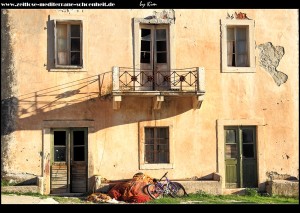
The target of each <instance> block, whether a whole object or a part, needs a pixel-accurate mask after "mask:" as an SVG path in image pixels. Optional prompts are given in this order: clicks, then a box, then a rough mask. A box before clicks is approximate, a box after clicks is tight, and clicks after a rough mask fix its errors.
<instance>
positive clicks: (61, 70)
mask: <svg viewBox="0 0 300 213" xmlns="http://www.w3.org/2000/svg"><path fill="white" fill-rule="evenodd" d="M50 72H87V69H83V68H55V69H50Z"/></svg>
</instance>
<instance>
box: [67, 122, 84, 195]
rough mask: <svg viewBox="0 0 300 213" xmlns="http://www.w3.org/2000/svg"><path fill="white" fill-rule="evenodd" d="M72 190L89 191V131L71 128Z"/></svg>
mask: <svg viewBox="0 0 300 213" xmlns="http://www.w3.org/2000/svg"><path fill="white" fill-rule="evenodd" d="M71 150H72V152H71V164H70V168H71V175H70V176H71V192H74V193H75V192H86V191H87V131H86V129H79V128H77V129H72V130H71Z"/></svg>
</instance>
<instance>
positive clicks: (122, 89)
mask: <svg viewBox="0 0 300 213" xmlns="http://www.w3.org/2000/svg"><path fill="white" fill-rule="evenodd" d="M112 81H113V91H112V94H113V101H114V102H113V108H114V109H119V108H120V106H121V102H122V96H139V97H151V98H153V108H154V109H160V108H161V104H162V102H163V101H164V97H165V96H171V97H172V96H176V97H181V96H190V97H192V98H193V107H194V108H198V109H199V108H200V107H201V104H202V101H203V100H204V94H205V71H204V68H202V67H195V68H186V69H172V70H170V71H155V72H153V70H138V69H133V68H125V67H113V71H112Z"/></svg>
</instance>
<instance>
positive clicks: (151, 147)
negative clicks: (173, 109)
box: [145, 127, 169, 164]
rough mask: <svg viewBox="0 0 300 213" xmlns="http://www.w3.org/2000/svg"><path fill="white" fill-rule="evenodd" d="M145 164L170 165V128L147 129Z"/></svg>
mask: <svg viewBox="0 0 300 213" xmlns="http://www.w3.org/2000/svg"><path fill="white" fill-rule="evenodd" d="M145 163H149V164H151V163H169V128H168V127H158V128H152V127H146V128H145Z"/></svg>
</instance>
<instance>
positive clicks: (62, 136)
mask: <svg viewBox="0 0 300 213" xmlns="http://www.w3.org/2000/svg"><path fill="white" fill-rule="evenodd" d="M66 139H67V136H66V131H55V132H54V161H55V162H61V161H66V148H67V145H66Z"/></svg>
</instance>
